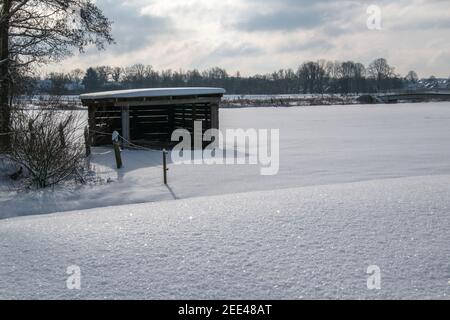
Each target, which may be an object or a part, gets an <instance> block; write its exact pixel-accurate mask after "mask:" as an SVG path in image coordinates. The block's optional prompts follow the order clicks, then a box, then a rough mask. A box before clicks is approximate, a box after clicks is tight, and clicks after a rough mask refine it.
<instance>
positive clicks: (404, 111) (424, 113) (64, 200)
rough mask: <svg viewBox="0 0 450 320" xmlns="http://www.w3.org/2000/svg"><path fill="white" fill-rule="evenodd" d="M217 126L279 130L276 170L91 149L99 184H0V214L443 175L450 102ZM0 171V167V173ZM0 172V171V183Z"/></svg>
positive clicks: (260, 114)
mask: <svg viewBox="0 0 450 320" xmlns="http://www.w3.org/2000/svg"><path fill="white" fill-rule="evenodd" d="M220 117H221V119H220V123H221V129H227V128H243V129H246V128H257V129H258V128H264V129H271V128H273V129H280V171H279V174H278V175H276V176H265V177H263V176H261V175H260V170H259V166H255V165H239V166H237V165H235V166H223V165H218V166H217V165H216V166H208V165H189V166H188V165H181V166H174V165H173V164H169V168H170V171H169V185H170V189H168V188H166V187H165V186H164V185H163V183H162V169H161V167H159V166H158V165H159V164H161V160H162V159H161V154H160V153H159V152H147V151H133V150H126V151H124V153H123V159H124V164H125V167H124V168H123V169H121V170H119V171H117V170H115V165H114V155H113V153H112V150H111V149H105V148H97V149H95V150H94V157H93V160H92V163H93V164H94V166H95V168H96V170H97V171H98V172H99V174H100V177H101V178H103V180H107V179H108V178H109V179H110V180H111V181H113V182H111V183H105V184H102V185H98V186H86V187H81V188H68V187H66V188H58V189H56V190H55V192H53V191H52V190H45V191H38V192H16V191H14V190H11V189H10V187H9V186H8V185H5V184H4V185H3V186H1V183H0V218H2V217H3V218H4V217H12V216H20V215H29V214H39V213H50V212H60V211H67V210H76V209H88V208H95V207H101V206H111V205H119V204H130V203H142V202H149V201H160V200H170V199H173V198H174V197H177V198H179V199H183V198H190V197H198V196H206V195H218V194H224V193H237V192H248V191H255V190H274V189H282V188H293V187H300V186H310V185H324V184H332V183H342V182H352V181H363V180H372V179H381V178H392V177H403V176H417V175H439V174H450V147H449V146H450V103H429V104H426V103H424V104H401V105H371V106H368V105H366V106H329V107H298V108H248V109H234V110H221V111H220ZM0 174H1V173H0ZM1 179H2V177H0V182H1Z"/></svg>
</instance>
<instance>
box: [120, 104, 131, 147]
mask: <svg viewBox="0 0 450 320" xmlns="http://www.w3.org/2000/svg"><path fill="white" fill-rule="evenodd" d="M122 137H123V139H124V142H123V145H124V146H125V147H128V141H130V107H129V106H123V107H122Z"/></svg>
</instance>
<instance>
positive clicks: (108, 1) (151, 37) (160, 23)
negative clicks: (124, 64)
mask: <svg viewBox="0 0 450 320" xmlns="http://www.w3.org/2000/svg"><path fill="white" fill-rule="evenodd" d="M96 4H97V5H98V6H99V7H100V8H102V10H103V13H104V14H105V16H107V17H108V18H109V19H110V20H111V21H112V22H113V25H112V33H113V36H114V39H115V41H116V44H115V45H112V46H111V47H110V48H109V50H112V51H114V52H116V53H126V52H130V51H136V50H140V49H142V48H144V47H146V46H149V45H150V44H152V43H154V42H156V41H157V40H158V39H160V38H161V37H163V36H167V35H168V34H170V33H171V32H174V24H173V22H172V20H171V18H169V17H160V16H155V15H151V14H143V13H141V11H140V10H141V7H140V6H139V5H140V3H139V2H125V1H117V0H98V1H97V2H96Z"/></svg>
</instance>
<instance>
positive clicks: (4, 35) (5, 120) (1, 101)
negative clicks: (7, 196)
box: [0, 0, 11, 151]
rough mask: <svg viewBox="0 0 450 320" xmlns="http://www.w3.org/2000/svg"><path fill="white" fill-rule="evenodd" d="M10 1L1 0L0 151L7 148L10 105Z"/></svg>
mask: <svg viewBox="0 0 450 320" xmlns="http://www.w3.org/2000/svg"><path fill="white" fill-rule="evenodd" d="M10 9H11V0H3V6H2V8H1V14H0V17H1V22H0V63H1V64H0V151H4V150H7V149H8V148H9V143H10V136H9V135H8V133H9V124H10V113H11V112H10V104H9V86H10V77H9V21H10V17H9V12H10Z"/></svg>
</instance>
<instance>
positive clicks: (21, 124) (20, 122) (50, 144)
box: [9, 110, 84, 188]
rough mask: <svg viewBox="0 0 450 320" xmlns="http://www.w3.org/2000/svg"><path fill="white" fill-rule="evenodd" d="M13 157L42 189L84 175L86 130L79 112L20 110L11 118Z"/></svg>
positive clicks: (11, 156)
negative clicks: (84, 139)
mask: <svg viewBox="0 0 450 320" xmlns="http://www.w3.org/2000/svg"><path fill="white" fill-rule="evenodd" d="M11 119H12V121H11V122H12V123H11V129H12V130H11V131H12V133H11V151H10V152H9V158H10V159H11V160H12V161H14V162H15V163H16V164H17V165H19V166H21V167H23V168H24V171H26V172H27V174H28V175H29V177H30V179H31V182H32V183H33V184H34V185H36V186H37V187H38V188H45V187H49V186H53V185H55V184H58V183H60V182H62V181H64V180H67V179H70V178H74V177H77V176H80V172H82V171H83V165H84V149H83V140H82V136H83V131H82V127H81V121H80V118H79V116H77V114H76V112H68V111H54V110H18V111H15V112H14V114H13V115H12V117H11Z"/></svg>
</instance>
